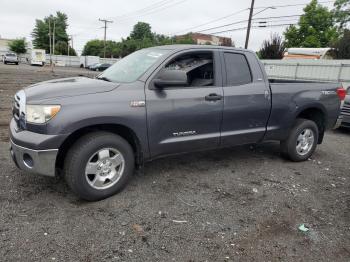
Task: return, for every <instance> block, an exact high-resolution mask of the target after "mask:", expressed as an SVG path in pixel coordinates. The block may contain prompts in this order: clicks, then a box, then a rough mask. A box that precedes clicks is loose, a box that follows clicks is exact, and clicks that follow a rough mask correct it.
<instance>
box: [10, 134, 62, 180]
mask: <svg viewBox="0 0 350 262" xmlns="http://www.w3.org/2000/svg"><path fill="white" fill-rule="evenodd" d="M10 153H11V156H12V159H13V161H14V162H15V164H16V166H17V167H18V168H19V169H22V170H23V171H27V172H30V173H35V174H40V175H44V176H55V169H56V168H55V167H56V158H57V154H58V149H49V150H33V149H29V148H26V147H22V146H19V145H16V144H15V143H14V142H13V141H12V140H11V143H10Z"/></svg>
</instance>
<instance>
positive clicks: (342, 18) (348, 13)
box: [333, 0, 350, 30]
mask: <svg viewBox="0 0 350 262" xmlns="http://www.w3.org/2000/svg"><path fill="white" fill-rule="evenodd" d="M333 16H334V19H335V21H336V22H337V23H338V24H339V28H340V29H341V30H342V29H345V28H346V26H347V25H349V23H350V0H336V1H335V2H334V10H333Z"/></svg>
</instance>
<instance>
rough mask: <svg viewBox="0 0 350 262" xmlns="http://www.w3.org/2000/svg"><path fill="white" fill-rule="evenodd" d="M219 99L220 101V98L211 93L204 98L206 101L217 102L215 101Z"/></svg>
mask: <svg viewBox="0 0 350 262" xmlns="http://www.w3.org/2000/svg"><path fill="white" fill-rule="evenodd" d="M221 99H222V96H221V95H218V94H215V93H212V94H209V95H207V96H205V100H206V101H217V100H221Z"/></svg>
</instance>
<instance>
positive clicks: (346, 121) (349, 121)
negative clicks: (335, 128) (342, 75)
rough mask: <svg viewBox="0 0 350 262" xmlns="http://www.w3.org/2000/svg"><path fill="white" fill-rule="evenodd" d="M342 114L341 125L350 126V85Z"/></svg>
mask: <svg viewBox="0 0 350 262" xmlns="http://www.w3.org/2000/svg"><path fill="white" fill-rule="evenodd" d="M341 114H342V116H343V120H342V123H341V126H342V127H346V128H350V87H348V90H347V93H346V97H345V100H344V105H343V107H342V110H341Z"/></svg>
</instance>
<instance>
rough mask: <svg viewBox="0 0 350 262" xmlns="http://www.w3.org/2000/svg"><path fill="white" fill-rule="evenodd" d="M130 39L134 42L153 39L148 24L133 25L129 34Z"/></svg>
mask: <svg viewBox="0 0 350 262" xmlns="http://www.w3.org/2000/svg"><path fill="white" fill-rule="evenodd" d="M130 38H131V39H135V40H143V39H153V34H152V31H151V26H150V24H148V23H144V22H138V23H137V24H136V25H134V28H133V30H132V31H131V33H130Z"/></svg>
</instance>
